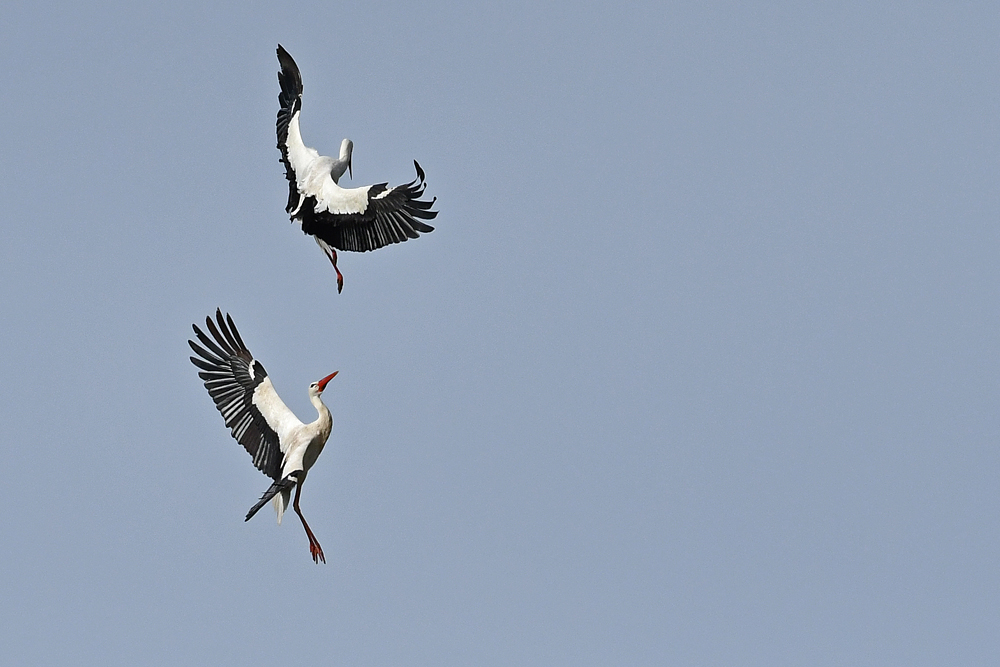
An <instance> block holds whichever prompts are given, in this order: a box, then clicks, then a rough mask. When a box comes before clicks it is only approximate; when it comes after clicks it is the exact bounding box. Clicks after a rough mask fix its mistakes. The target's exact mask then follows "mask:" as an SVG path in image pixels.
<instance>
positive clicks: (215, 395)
mask: <svg viewBox="0 0 1000 667" xmlns="http://www.w3.org/2000/svg"><path fill="white" fill-rule="evenodd" d="M215 319H216V321H217V323H218V324H217V325H216V322H213V321H212V318H211V317H207V318H205V325H206V327H207V328H208V331H209V333H211V334H212V335H211V337H209V336H208V335H207V334H205V333H204V332H203V331H202V330H201V329H199V328H198V327H197V325H195V326H194V333H195V335H196V336H197V337H198V340H199V341H200V342H201V345H198V343H195V342H194V341H193V340H189V341H188V344H189V345H190V346H191V349H192V350H194V352H195V354H197V355H198V356H197V357H191V363H193V364H194V365H195V366H197V367H198V368H200V369H201V372H200V373H198V377H200V378H201V379H202V380H204V381H205V388H206V389H208V394H209V396H211V397H212V400H214V401H215V407H217V408H218V409H219V412H220V413H222V418H223V419H225V421H226V426H228V427H229V428H230V429H231V430H232V434H233V437H234V438H235V439H236V441H237V442H238V443H240V444H241V445H243V447H244V448H245V449H246V450H247V452H249V454H250V456H251V457H252V458H253V464H254V465H255V466H256V467H257V469H258V470H260V471H261V472H262V473H264V474H265V475H267V476H268V477H270V478H271V479H275V480H277V479H279V478H280V477H281V463H282V459H283V457H284V452H283V447H282V443H281V442H280V438H279V435H278V434H279V433H282V432H285V431H286V430H287V425H288V424H290V423H294V422H297V421H298V420H297V419H296V417H295V415H294V414H293V413H292V411H291V410H289V409H288V407H287V406H285V404H284V403H283V402H282V401H281V399H280V398H279V397H278V394H277V393H276V392H275V391H274V387H273V386H272V385H271V380H270V378H268V377H267V371H265V370H264V366H263V365H261V363H260V362H259V361H257V360H255V359H254V358H253V355H251V354H250V351H249V350H248V349H247V347H246V345H244V343H243V339H242V338H240V334H239V331H237V330H236V325H235V324H234V323H233V318H232V317H230V316H229V315H228V314H227V315H226V317H225V318H223V316H222V311H221V310H216V311H215ZM202 346H204V347H202Z"/></svg>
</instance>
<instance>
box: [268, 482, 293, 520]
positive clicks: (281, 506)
mask: <svg viewBox="0 0 1000 667" xmlns="http://www.w3.org/2000/svg"><path fill="white" fill-rule="evenodd" d="M291 497H292V491H291V489H286V490H284V491H282V492H281V493H276V494H275V495H274V500H272V501H271V502H272V503H274V513H275V514H277V515H278V525H279V526H280V525H281V517H282V516H283V515H284V513H285V508H287V507H288V501H289V500H290V499H291Z"/></svg>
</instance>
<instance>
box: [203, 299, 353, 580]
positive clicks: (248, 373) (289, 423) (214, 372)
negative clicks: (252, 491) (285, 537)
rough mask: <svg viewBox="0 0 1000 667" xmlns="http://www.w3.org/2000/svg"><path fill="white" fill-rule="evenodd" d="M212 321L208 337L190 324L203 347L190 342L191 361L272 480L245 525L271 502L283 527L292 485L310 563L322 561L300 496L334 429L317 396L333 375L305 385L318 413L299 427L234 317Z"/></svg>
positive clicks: (218, 316)
mask: <svg viewBox="0 0 1000 667" xmlns="http://www.w3.org/2000/svg"><path fill="white" fill-rule="evenodd" d="M215 318H216V320H217V321H218V326H216V324H215V322H212V318H211V317H206V318H205V324H206V326H207V327H208V330H209V332H211V334H212V337H211V338H209V337H208V336H207V335H205V333H203V332H202V331H201V329H199V328H198V327H197V325H195V326H194V333H195V335H196V336H197V337H198V340H199V341H201V343H202V345H204V346H205V347H202V346H201V345H198V344H197V343H195V342H194V341H193V340H189V341H188V344H189V345H190V346H191V349H192V350H194V351H195V354H197V355H198V356H197V357H191V363H193V364H194V365H195V366H197V367H198V368H200V369H201V372H200V373H198V377H200V378H201V379H202V380H204V381H205V388H206V389H208V394H209V395H210V396H211V397H212V399H213V400H214V401H215V406H216V407H217V408H218V409H219V412H221V413H222V417H223V418H224V419H225V420H226V426H228V427H229V428H230V429H232V433H233V437H234V438H236V441H237V442H239V443H240V444H241V445H243V447H244V448H245V449H246V450H247V451H248V452H249V453H250V456H252V457H253V464H254V465H255V466H256V467H257V469H258V470H260V471H261V472H262V473H264V474H265V475H267V476H268V477H270V478H271V479H273V480H274V483H273V484H271V487H270V488H269V489H268V490H267V491H265V492H264V495H262V496H261V497H260V500H259V501H258V502H257V504H256V505H254V506H253V507H252V508H250V511H249V512H247V516H246V519H245V521H249V520H250V518H251V517H252V516H253V515H254V514H256V513H257V510H259V509H260V508H261V507H263V506H264V504H265V503H266V502H267V501H268V500H271V499H272V498H273V499H274V509H275V511H276V512H277V513H278V525H281V517H282V515H283V514H284V512H285V508H286V507H288V500H289V498H290V497H291V494H292V488H293V487H294V488H295V502H294V504H293V507H294V508H295V513H296V514H298V515H299V519H301V520H302V527H303V528H305V529H306V535H307V536H308V537H309V551H310V553H311V554H312V557H313V561H314V562H316V563H319V562H320V561H321V560H322V561H323V562H324V563H325V562H326V557H325V556H324V555H323V549H322V548H321V547H320V546H319V541H318V540H317V539H316V536H315V535H313V532H312V530H310V529H309V524H308V523H306V518H305V517H304V516H302V511H301V510H300V509H299V495H300V494H301V493H302V484H303V483H304V482H305V481H306V475H307V474H308V473H309V469H310V468H312V466H313V464H314V463H316V457H318V456H319V454H320V452H322V451H323V446H324V445H326V441H327V439H328V438H329V437H330V431H331V429H332V428H333V417H331V416H330V411H329V410H328V409H327V407H326V406H325V405H323V401H322V400H321V399H320V394H322V393H323V390H324V389H326V385H327V383H328V382H329V381H330V380H332V379H333V377H334V376H335V375H336V374H337V371H334V372H333V373H331V374H329V375H327V376H326V377H325V378H323V379H322V380H319V381H318V382H313V383H312V384H311V385H309V400H310V401H311V402H312V404H313V406H315V408H316V412H318V413H319V415H318V416H317V418H316V421H314V422H312V423H311V424H303V423H302V422H300V421H299V420H298V418H297V417H296V416H295V415H294V414H293V413H292V411H291V410H289V409H288V407H286V406H285V404H284V403H283V402H282V401H281V399H280V398H279V397H278V394H277V392H275V391H274V387H273V386H272V385H271V379H270V378H269V377H267V371H265V370H264V367H263V366H262V365H261V363H260V362H259V361H257V360H256V359H254V358H253V355H252V354H250V351H249V350H247V347H246V345H244V344H243V339H242V338H240V333H239V332H238V331H237V330H236V325H235V324H233V318H231V317H230V316H229V315H228V314H227V315H226V317H225V319H223V317H222V311H221V310H216V311H215ZM213 339H214V340H213ZM206 348H207V349H206Z"/></svg>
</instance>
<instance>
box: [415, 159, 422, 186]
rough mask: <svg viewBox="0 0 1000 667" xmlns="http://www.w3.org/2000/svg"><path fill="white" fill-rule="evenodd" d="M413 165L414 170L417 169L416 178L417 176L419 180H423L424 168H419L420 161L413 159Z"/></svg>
mask: <svg viewBox="0 0 1000 667" xmlns="http://www.w3.org/2000/svg"><path fill="white" fill-rule="evenodd" d="M413 166H414V167H415V168H416V170H417V178H418V179H419V180H421V181H423V180H424V170H423V169H421V168H420V163H419V162H417V161H416V160H414V161H413Z"/></svg>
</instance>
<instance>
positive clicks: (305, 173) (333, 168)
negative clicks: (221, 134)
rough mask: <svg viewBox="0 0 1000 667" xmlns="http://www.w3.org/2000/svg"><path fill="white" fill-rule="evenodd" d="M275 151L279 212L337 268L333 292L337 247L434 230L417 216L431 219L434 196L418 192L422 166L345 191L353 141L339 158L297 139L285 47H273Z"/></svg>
mask: <svg viewBox="0 0 1000 667" xmlns="http://www.w3.org/2000/svg"><path fill="white" fill-rule="evenodd" d="M278 62H279V63H280V65H281V71H280V72H278V83H279V84H280V85H281V93H280V94H279V95H278V104H279V109H278V119H277V124H276V126H277V133H278V150H280V151H281V162H282V163H283V164H284V165H285V178H287V179H288V205H287V206H285V212H286V213H288V215H289V216H290V217H291V220H292V222H299V223H301V224H302V231H303V232H304V233H306V234H309V235H311V236H312V237H313V238H315V239H316V243H318V244H319V247H320V248H322V249H323V252H324V253H326V256H327V257H329V258H330V261H331V262H332V263H333V269H334V270H335V271H336V272H337V291H338V292H340V291H341V290H343V289H344V276H343V274H341V273H340V269H338V268H337V251H338V250H349V251H351V252H366V251H368V250H376V249H378V248H381V247H382V246H385V245H389V244H392V243H401V242H403V241H406V240H407V239H415V238H417V237H418V236H420V234H426V233H427V232H432V231H434V228H433V227H431V226H430V225H428V224H426V223H424V222H421V220H433V219H434V218H435V216H437V211H432V210H430V209H431V206H433V205H434V201H435V199H432V200H431V201H426V200H422V199H420V197H422V196H423V194H424V187H425V186H424V170H423V169H421V168H420V165H419V164H417V161H416V160H414V161H413V166H414V167H415V168H416V171H417V177H416V178H415V179H413V180H412V181H410V182H409V183H407V184H405V185H397V186H394V187H391V188H390V187H389V184H388V183H379V184H376V185H368V186H365V187H361V188H349V189H345V188H342V187H340V185H339V184H338V183H339V181H340V177H341V176H343V175H344V172H345V171H346V172H348V174H350V175H351V178H353V177H354V176H353V173H352V171H351V154H352V152H353V150H354V143H353V142H352V141H351V140H350V139H344V140H343V142H341V144H340V157H339V158H337V159H334V158H332V157H328V156H326V155H320V154H319V152H317V151H316V149H314V148H309V147H308V146H306V145H305V143H303V141H302V134H301V133H300V132H299V113H300V111H301V109H302V75H301V74H300V73H299V68H298V65H296V64H295V61H294V60H292V57H291V56H290V55H288V51H285V49H284V48H283V47H282V46H281V45H280V44H279V45H278Z"/></svg>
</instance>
